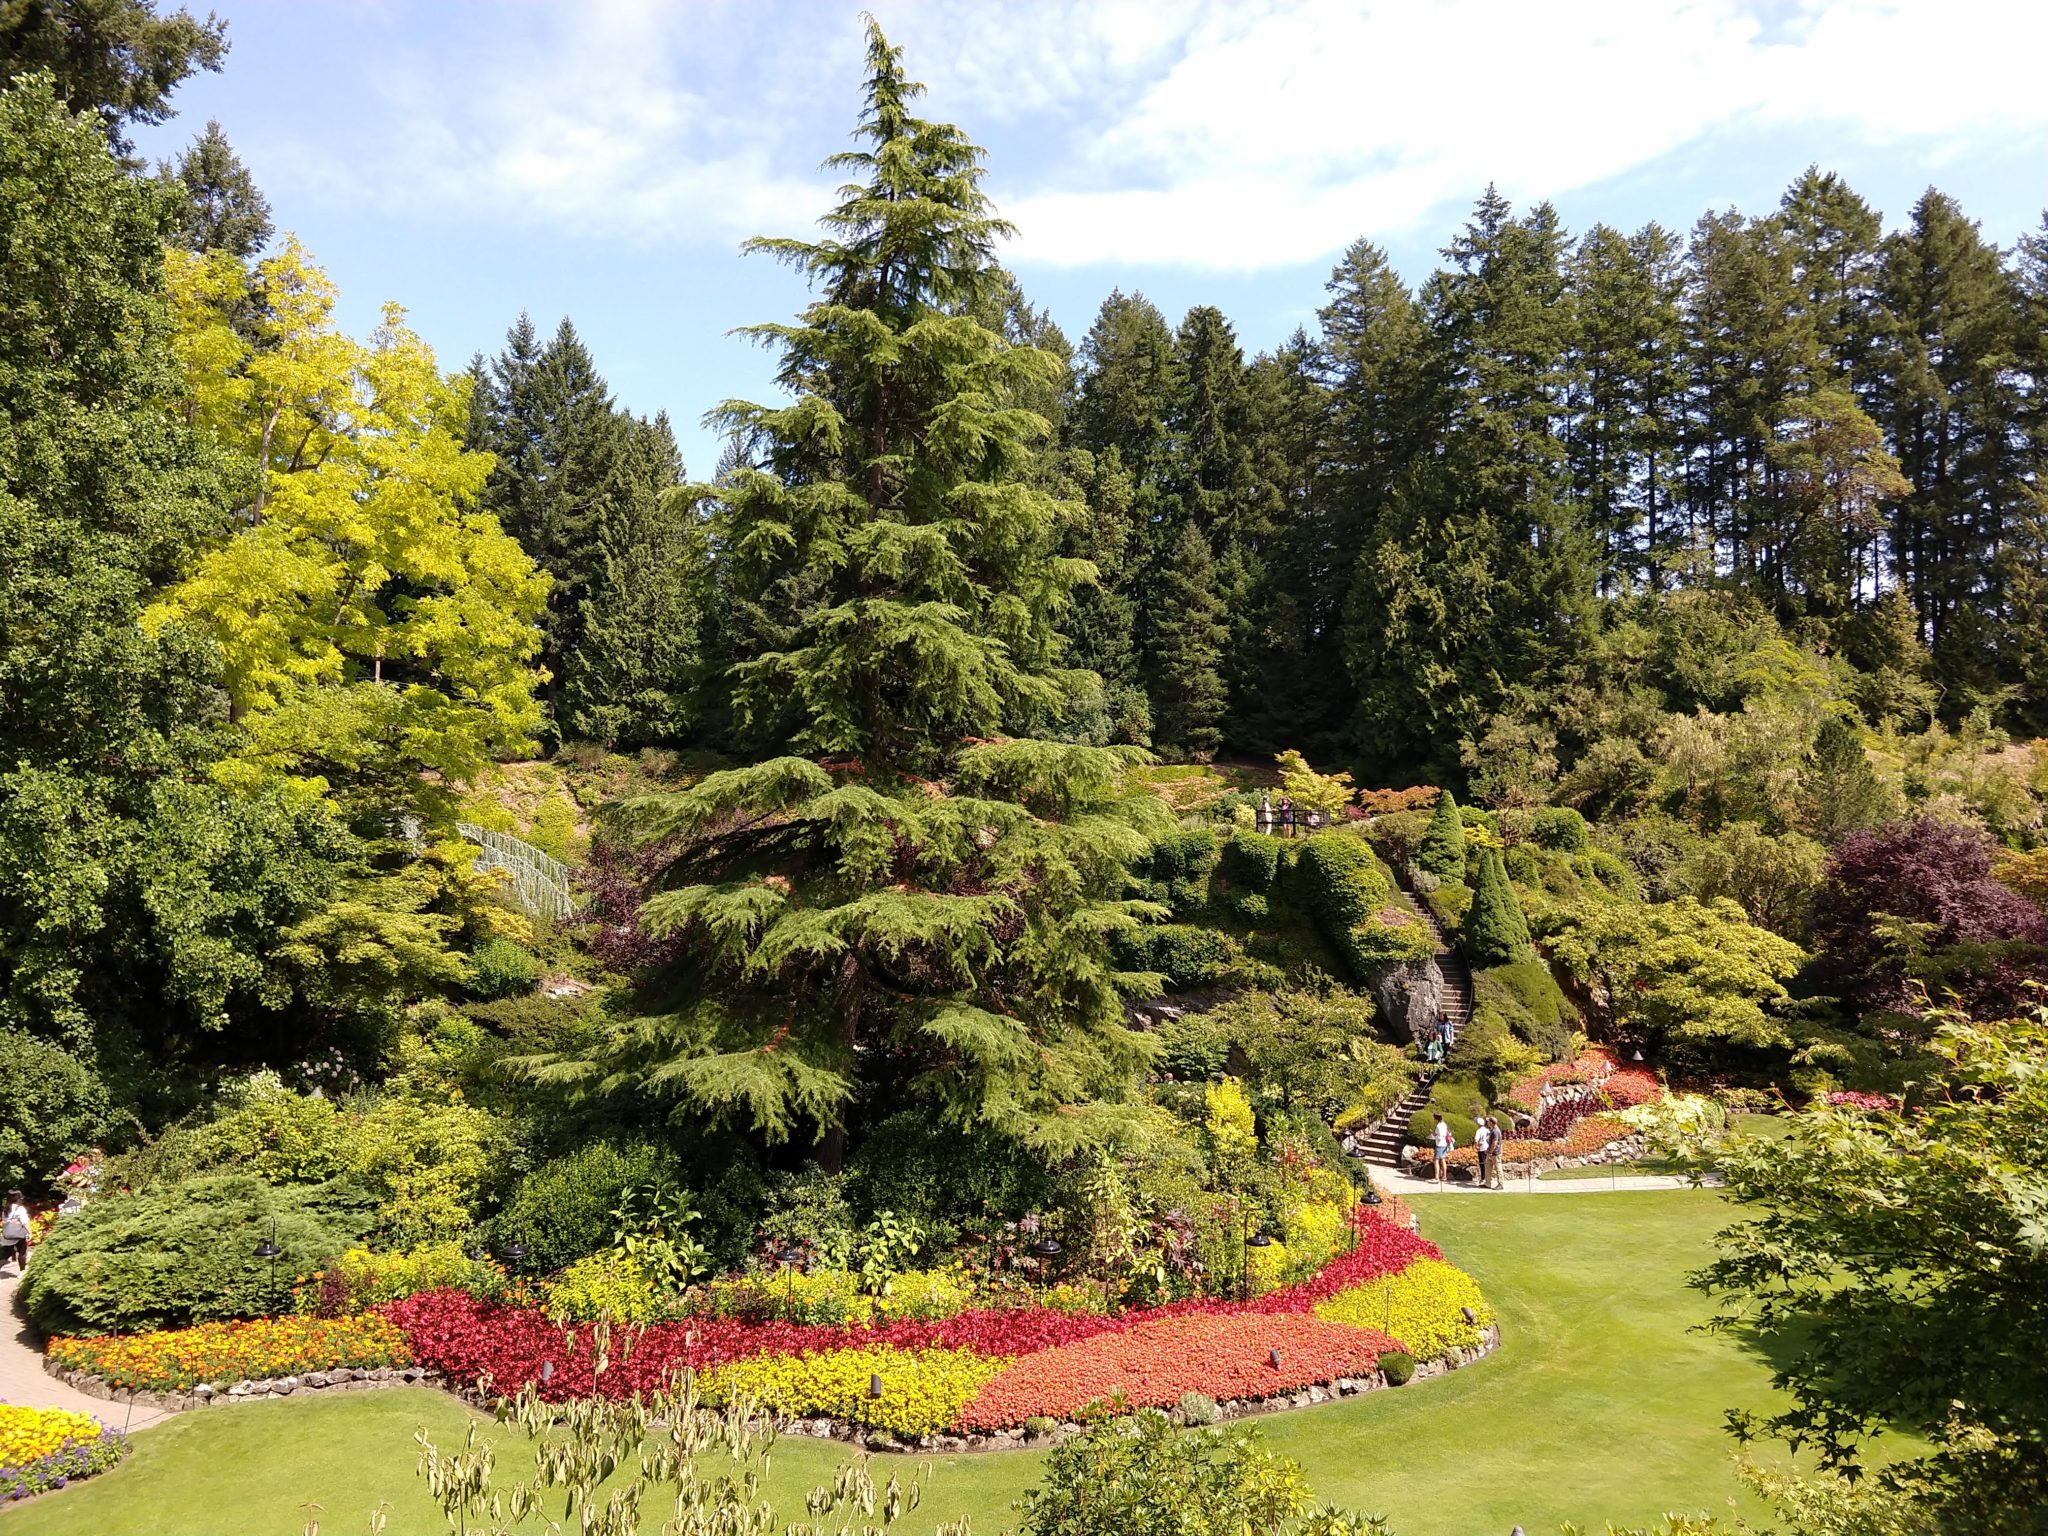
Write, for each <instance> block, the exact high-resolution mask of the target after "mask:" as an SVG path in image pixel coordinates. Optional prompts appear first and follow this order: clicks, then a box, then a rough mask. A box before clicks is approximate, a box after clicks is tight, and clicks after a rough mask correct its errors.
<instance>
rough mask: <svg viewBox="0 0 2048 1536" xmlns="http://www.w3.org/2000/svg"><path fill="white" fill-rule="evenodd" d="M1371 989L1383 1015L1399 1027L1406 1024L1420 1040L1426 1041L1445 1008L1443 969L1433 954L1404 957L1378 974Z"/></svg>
mask: <svg viewBox="0 0 2048 1536" xmlns="http://www.w3.org/2000/svg"><path fill="white" fill-rule="evenodd" d="M1372 992H1373V998H1374V1000H1375V1001H1377V1002H1378V1004H1379V1007H1380V1017H1381V1018H1383V1019H1385V1020H1386V1021H1387V1022H1388V1023H1389V1024H1391V1025H1392V1026H1393V1027H1394V1028H1395V1029H1396V1030H1400V1029H1401V1028H1403V1027H1404V1026H1405V1027H1406V1029H1407V1031H1408V1033H1409V1034H1410V1035H1412V1036H1413V1037H1414V1038H1415V1040H1416V1041H1417V1042H1418V1043H1421V1042H1425V1041H1427V1040H1428V1039H1429V1036H1430V1033H1431V1032H1432V1031H1433V1030H1434V1029H1435V1028H1436V1020H1437V1015H1438V1014H1439V1013H1441V1012H1442V1011H1443V1001H1444V973H1443V968H1442V967H1441V966H1439V965H1438V964H1437V963H1436V957H1435V956H1434V955H1431V956H1430V957H1429V958H1428V959H1426V960H1404V961H1402V962H1401V963H1400V964H1399V965H1394V966H1389V967H1388V968H1387V969H1386V970H1384V971H1382V972H1380V974H1379V975H1377V976H1375V977H1374V978H1373V982H1372Z"/></svg>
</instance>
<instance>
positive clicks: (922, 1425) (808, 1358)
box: [697, 1345, 1010, 1436]
mask: <svg viewBox="0 0 2048 1536" xmlns="http://www.w3.org/2000/svg"><path fill="white" fill-rule="evenodd" d="M1009 1363H1010V1362H1009V1361H1008V1360H1007V1359H990V1358H989V1357H987V1356H984V1355H977V1354H974V1353H972V1352H971V1351H969V1350H964V1349H916V1350H911V1349H894V1348H891V1347H889V1346H887V1345H875V1346H873V1347H871V1348H867V1349H835V1350H830V1351H827V1352H826V1353H824V1354H817V1355H803V1356H798V1357H791V1356H788V1355H756V1356H754V1357H753V1358H751V1359H747V1360H737V1361H734V1362H733V1363H732V1364H731V1365H721V1366H718V1367H717V1368H715V1369H714V1370H711V1371H707V1372H705V1373H704V1374H703V1375H702V1376H700V1377H698V1379H697V1380H698V1386H699V1388H700V1389H701V1390H702V1391H703V1393H704V1394H705V1396H706V1397H707V1398H708V1399H710V1400H712V1401H714V1402H723V1401H725V1400H727V1399H729V1398H731V1397H734V1396H744V1397H749V1398H752V1399H753V1400H754V1401H755V1402H757V1403H758V1404H760V1405H761V1407H763V1408H764V1409H766V1410H767V1411H769V1412H770V1413H773V1414H776V1415H778V1416H780V1417H782V1418H791V1419H797V1418H815V1417H818V1416H821V1415H828V1416H830V1417H832V1418H835V1419H844V1420H846V1421H848V1422H849V1423H854V1424H868V1425H872V1426H875V1427H876V1428H880V1429H886V1430H889V1431H890V1432H891V1433H893V1434H898V1435H904V1436H917V1435H935V1434H939V1433H941V1432H943V1431H945V1430H948V1429H951V1428H952V1427H953V1425H954V1424H956V1423H958V1422H959V1419H960V1411H961V1410H962V1409H963V1408H965V1407H966V1406H967V1403H968V1401H969V1400H970V1399H971V1398H973V1397H974V1395H975V1394H976V1393H977V1392H979V1391H980V1390H981V1385H982V1383H983V1382H985V1381H987V1380H989V1379H990V1378H991V1377H992V1376H994V1375H995V1374H996V1373H997V1372H998V1371H1000V1370H1002V1369H1003V1367H1004V1366H1006V1365H1008V1364H1009ZM877 1376H879V1377H880V1378H881V1380H882V1395H881V1396H880V1397H870V1396H868V1389H869V1385H870V1383H871V1382H872V1380H873V1379H874V1378H875V1377H877Z"/></svg>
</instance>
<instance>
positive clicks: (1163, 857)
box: [1137, 827, 1218, 917]
mask: <svg viewBox="0 0 2048 1536" xmlns="http://www.w3.org/2000/svg"><path fill="white" fill-rule="evenodd" d="M1217 856H1218V849H1217V846H1216V834H1215V833H1214V832H1211V831H1210V830H1209V829H1208V828H1206V827H1197V828H1195V829H1194V830H1193V831H1189V832H1176V833H1174V834H1173V835H1172V836H1171V837H1163V838H1161V839H1160V840H1159V841H1158V842H1156V843H1154V844H1153V845H1152V852H1151V853H1150V855H1149V856H1147V858H1146V859H1145V862H1144V864H1143V866H1142V867H1141V868H1140V869H1139V870H1138V871H1137V881H1138V894H1139V895H1140V896H1142V897H1144V898H1145V899H1146V900H1148V901H1156V902H1159V903H1161V904H1162V905H1165V906H1168V907H1171V908H1172V909H1173V915H1174V916H1175V917H1187V916H1190V915H1192V914H1193V913H1196V912H1199V911H1201V909H1202V908H1203V907H1205V906H1207V905H1208V903H1209V876H1210V874H1211V873H1212V872H1213V871H1214V870H1215V868H1216V860H1217Z"/></svg>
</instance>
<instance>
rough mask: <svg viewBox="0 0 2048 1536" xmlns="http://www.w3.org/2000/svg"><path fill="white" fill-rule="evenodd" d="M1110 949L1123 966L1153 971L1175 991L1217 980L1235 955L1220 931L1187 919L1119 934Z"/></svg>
mask: <svg viewBox="0 0 2048 1536" xmlns="http://www.w3.org/2000/svg"><path fill="white" fill-rule="evenodd" d="M1114 951H1115V956H1116V961H1117V963H1118V964H1119V965H1120V966H1122V967H1123V968H1124V969H1125V970H1130V971H1157V972H1159V973H1160V974H1161V975H1162V976H1164V977H1165V978H1166V983H1167V985H1168V986H1169V987H1171V988H1173V989H1175V990H1176V991H1186V990H1187V989H1188V988H1190V987H1204V986H1208V985H1209V984H1210V983H1211V982H1216V981H1221V980H1222V979H1223V977H1224V974H1225V973H1226V972H1228V971H1229V970H1230V967H1231V964H1232V962H1233V961H1234V960H1235V959H1236V958H1237V956H1236V954H1235V952H1234V949H1233V946H1232V945H1231V943H1230V940H1229V939H1227V938H1226V937H1225V936H1224V935H1222V934H1220V933H1218V932H1217V931H1216V930H1215V929H1213V928H1197V927H1194V926H1192V925H1190V924H1187V923H1160V924H1157V925H1155V926H1153V927H1149V928H1140V929H1138V930H1136V931H1135V932H1133V933H1125V934H1119V935H1117V937H1116V939H1115V940H1114Z"/></svg>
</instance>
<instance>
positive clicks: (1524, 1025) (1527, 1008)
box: [1472, 955, 1578, 1061]
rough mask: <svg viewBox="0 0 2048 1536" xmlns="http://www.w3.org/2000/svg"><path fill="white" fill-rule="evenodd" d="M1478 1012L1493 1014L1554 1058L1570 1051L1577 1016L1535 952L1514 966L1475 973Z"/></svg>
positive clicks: (1515, 1034) (1475, 1010)
mask: <svg viewBox="0 0 2048 1536" xmlns="http://www.w3.org/2000/svg"><path fill="white" fill-rule="evenodd" d="M1472 1005H1473V1011H1474V1013H1475V1015H1485V1014H1489V1013H1491V1014H1493V1015H1496V1016H1498V1018H1499V1020H1500V1022H1501V1024H1502V1025H1503V1026H1504V1027H1505V1028H1506V1029H1507V1030H1508V1031H1509V1032H1510V1033H1512V1034H1513V1035H1514V1036H1515V1038H1516V1039H1518V1040H1523V1041H1526V1042H1527V1043H1528V1044H1530V1045H1533V1046H1535V1047H1536V1049H1537V1050H1539V1051H1541V1052H1542V1053H1543V1054H1544V1056H1545V1057H1546V1058H1548V1059H1549V1060H1551V1061H1562V1060H1563V1059H1564V1058H1565V1056H1566V1055H1568V1054H1569V1053H1570V1051H1571V1047H1572V1032H1573V1030H1574V1029H1576V1028H1577V1025H1578V1017H1577V1015H1576V1014H1575V1013H1574V1012H1573V1010H1572V1006H1571V1004H1570V1003H1569V1002H1568V1001H1567V1000H1566V998H1565V995H1564V992H1563V990H1562V989H1561V988H1559V986H1558V984H1557V978H1556V977H1554V976H1552V975H1551V974H1550V967H1549V966H1547V965H1545V964H1544V963H1543V962H1542V961H1541V960H1539V959H1537V958H1536V957H1535V956H1534V955H1530V956H1528V957H1527V958H1524V959H1522V960H1518V961H1516V962H1515V963H1514V964H1512V965H1496V966H1492V967H1489V968H1488V969H1486V970H1481V971H1475V972H1474V973H1473V975H1472Z"/></svg>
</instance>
